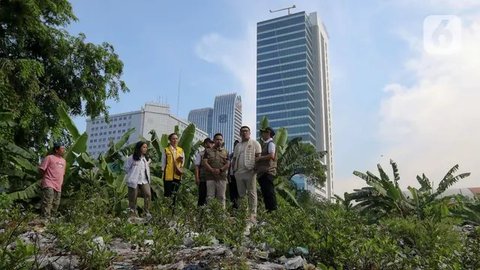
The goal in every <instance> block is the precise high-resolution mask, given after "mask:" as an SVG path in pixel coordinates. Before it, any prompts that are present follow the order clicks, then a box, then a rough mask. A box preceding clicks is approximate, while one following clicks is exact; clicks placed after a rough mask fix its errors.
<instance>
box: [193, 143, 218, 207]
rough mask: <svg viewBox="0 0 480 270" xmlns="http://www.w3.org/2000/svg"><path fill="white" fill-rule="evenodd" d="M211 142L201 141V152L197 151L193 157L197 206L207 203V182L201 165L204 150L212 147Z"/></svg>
mask: <svg viewBox="0 0 480 270" xmlns="http://www.w3.org/2000/svg"><path fill="white" fill-rule="evenodd" d="M213 144H214V143H213V141H212V139H210V138H206V139H205V140H203V148H204V149H203V151H199V152H198V153H197V155H196V156H195V162H194V164H195V183H196V184H197V186H198V206H202V205H205V204H206V203H207V181H206V178H205V167H204V166H203V165H202V159H203V156H204V155H205V150H206V149H209V148H212V147H213Z"/></svg>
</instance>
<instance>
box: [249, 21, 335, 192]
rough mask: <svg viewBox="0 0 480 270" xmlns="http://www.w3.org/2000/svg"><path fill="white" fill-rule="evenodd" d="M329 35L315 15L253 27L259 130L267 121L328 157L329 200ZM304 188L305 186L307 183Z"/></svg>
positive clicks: (328, 186) (329, 181)
mask: <svg viewBox="0 0 480 270" xmlns="http://www.w3.org/2000/svg"><path fill="white" fill-rule="evenodd" d="M327 46H328V34H327V32H326V29H325V27H324V25H323V24H322V23H319V21H318V20H317V14H316V13H310V14H307V13H305V12H298V13H294V14H290V15H287V16H282V17H278V18H274V19H271V20H266V21H262V22H259V23H257V85H256V86H257V99H256V106H257V119H256V120H257V129H258V125H259V124H260V122H261V120H262V118H263V117H267V119H268V121H269V123H270V126H271V127H272V128H274V129H278V128H282V127H283V128H286V129H287V131H288V136H289V138H290V139H292V138H294V137H301V138H302V141H304V142H307V143H311V144H312V145H314V146H315V148H316V149H317V150H318V151H325V152H327V155H326V156H325V157H324V158H323V160H322V162H323V163H324V164H325V165H326V166H327V183H326V187H325V190H324V191H323V192H324V193H325V194H326V197H327V198H330V197H331V194H332V190H333V180H332V179H333V159H332V154H333V152H332V141H331V115H330V82H329V72H328V71H329V69H328V50H327ZM305 184H306V183H305Z"/></svg>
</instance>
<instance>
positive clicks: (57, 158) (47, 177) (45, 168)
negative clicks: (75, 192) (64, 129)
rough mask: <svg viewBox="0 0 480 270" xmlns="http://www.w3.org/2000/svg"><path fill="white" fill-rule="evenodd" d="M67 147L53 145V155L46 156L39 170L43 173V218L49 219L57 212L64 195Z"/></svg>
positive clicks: (58, 144) (57, 144) (59, 144)
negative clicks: (64, 156)
mask: <svg viewBox="0 0 480 270" xmlns="http://www.w3.org/2000/svg"><path fill="white" fill-rule="evenodd" d="M64 154H65V146H63V144H61V143H55V144H54V145H53V154H51V155H48V156H46V157H45V158H44V159H43V161H42V163H41V164H40V166H39V167H38V169H39V170H40V172H41V173H42V175H43V177H42V205H41V211H42V216H43V217H45V218H49V217H50V216H51V214H52V212H53V213H55V212H57V210H58V206H59V205H60V197H61V194H62V185H63V177H64V176H65V168H66V167H67V162H66V161H65V159H64V158H63V155H64Z"/></svg>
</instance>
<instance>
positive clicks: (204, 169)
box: [195, 126, 277, 221]
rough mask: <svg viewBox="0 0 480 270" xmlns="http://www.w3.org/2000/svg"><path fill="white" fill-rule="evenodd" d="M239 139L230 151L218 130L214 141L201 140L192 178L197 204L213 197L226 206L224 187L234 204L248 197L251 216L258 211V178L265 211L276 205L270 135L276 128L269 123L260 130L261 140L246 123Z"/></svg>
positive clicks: (234, 205) (271, 136) (272, 143)
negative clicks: (196, 186)
mask: <svg viewBox="0 0 480 270" xmlns="http://www.w3.org/2000/svg"><path fill="white" fill-rule="evenodd" d="M239 132H240V138H241V141H235V143H234V150H233V153H231V154H228V152H227V150H226V149H225V148H224V144H223V135H222V134H221V133H217V134H215V135H214V137H213V141H212V140H211V139H209V138H207V139H205V140H204V142H203V146H204V149H205V150H204V151H201V152H199V153H198V154H197V156H196V159H195V182H196V183H197V185H198V187H199V193H198V205H199V206H201V205H204V204H205V203H206V202H207V201H208V200H211V199H213V198H216V199H218V200H219V201H220V203H221V204H222V205H223V207H225V205H226V189H227V185H228V188H229V191H230V192H229V195H230V200H231V202H232V203H233V207H234V208H237V207H238V203H239V200H242V199H243V198H244V197H247V199H248V208H249V213H250V219H251V220H252V221H254V220H255V219H256V215H257V184H256V183H257V179H258V182H259V184H260V188H261V191H262V194H263V198H264V202H265V208H266V209H267V211H273V210H275V209H277V201H276V197H275V188H274V182H273V180H274V177H275V175H276V167H277V166H276V152H275V143H274V142H273V136H275V131H274V130H273V129H272V128H270V127H268V128H265V129H262V130H260V132H261V134H262V138H261V141H260V143H259V142H258V141H256V140H255V139H252V138H251V131H250V128H249V127H248V126H243V127H241V128H240V130H239Z"/></svg>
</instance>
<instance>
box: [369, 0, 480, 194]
mask: <svg viewBox="0 0 480 270" xmlns="http://www.w3.org/2000/svg"><path fill="white" fill-rule="evenodd" d="M463 3H464V4H468V3H470V2H469V1H463ZM452 4H453V2H452ZM477 18H478V17H477ZM409 43H410V44H418V45H420V46H421V42H412V41H411V39H409ZM462 43H463V46H462V49H461V50H460V51H459V52H458V53H455V54H451V55H434V54H428V53H427V52H424V51H421V50H420V49H419V48H416V50H415V51H416V52H418V53H419V55H417V56H415V57H414V58H412V59H411V60H409V61H407V62H406V69H407V71H408V72H410V73H412V74H413V75H414V77H415V82H414V83H413V84H411V85H405V84H402V83H392V84H390V85H387V86H386V87H385V91H386V93H387V95H388V96H387V97H385V98H384V99H383V100H382V103H381V108H380V118H381V122H380V124H379V128H380V129H379V130H380V132H379V136H380V138H381V140H382V141H383V143H384V147H383V148H384V149H385V155H386V156H388V157H390V158H392V159H394V160H395V161H397V163H398V165H399V168H400V175H401V176H402V175H403V179H402V180H401V183H402V184H403V185H404V186H407V185H416V184H417V183H416V180H415V176H416V175H417V174H421V173H425V174H426V175H427V176H429V177H430V179H431V180H434V181H435V184H438V181H439V180H440V179H441V178H442V177H443V176H444V174H445V173H446V172H447V171H448V169H450V168H451V167H452V166H453V165H455V164H457V163H458V164H459V165H460V170H461V172H472V175H471V176H470V178H469V179H466V180H464V181H463V182H461V183H459V184H458V185H457V186H458V187H460V186H461V187H465V186H480V167H479V164H480V140H479V139H478V138H480V107H479V106H478V103H479V102H480V77H479V76H478V72H479V71H480V50H479V45H480V24H479V23H475V22H474V21H470V22H468V21H467V22H466V23H465V24H464V31H463V36H462Z"/></svg>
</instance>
